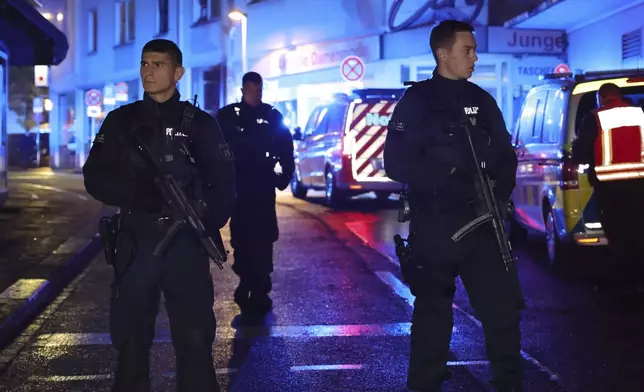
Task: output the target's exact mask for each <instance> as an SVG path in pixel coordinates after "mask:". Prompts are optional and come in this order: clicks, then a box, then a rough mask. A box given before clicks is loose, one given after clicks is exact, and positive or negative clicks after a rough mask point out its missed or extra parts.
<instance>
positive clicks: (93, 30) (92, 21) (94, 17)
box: [87, 10, 98, 53]
mask: <svg viewBox="0 0 644 392" xmlns="http://www.w3.org/2000/svg"><path fill="white" fill-rule="evenodd" d="M97 22H98V14H97V12H96V10H92V11H90V12H89V13H88V14H87V51H88V52H89V53H94V52H96V50H98V25H97Z"/></svg>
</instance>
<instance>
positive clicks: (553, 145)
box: [512, 70, 644, 267]
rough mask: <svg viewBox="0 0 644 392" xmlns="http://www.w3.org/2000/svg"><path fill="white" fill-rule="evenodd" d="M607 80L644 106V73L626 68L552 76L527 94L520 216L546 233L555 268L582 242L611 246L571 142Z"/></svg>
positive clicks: (521, 125)
mask: <svg viewBox="0 0 644 392" xmlns="http://www.w3.org/2000/svg"><path fill="white" fill-rule="evenodd" d="M604 83H614V84H616V85H617V86H619V87H620V89H621V90H622V93H623V94H624V97H625V98H626V100H628V101H630V102H632V103H633V104H634V105H637V106H643V105H644V72H642V71H638V70H620V71H606V72H588V73H583V74H575V75H573V74H551V75H544V76H543V83H542V84H540V85H538V86H536V87H533V88H532V89H531V90H530V91H529V92H528V95H527V96H526V99H525V101H524V103H523V107H522V110H521V115H520V117H519V118H518V120H517V123H516V126H515V129H514V131H513V132H512V143H513V145H514V148H515V151H516V153H517V157H518V161H519V165H518V168H517V185H516V188H515V189H514V192H513V194H512V200H513V202H514V204H515V206H516V214H515V219H516V222H517V223H519V224H520V226H522V227H523V228H530V229H533V230H536V231H538V232H540V233H542V234H543V235H544V237H545V242H546V245H547V250H548V259H549V262H550V263H551V265H552V266H553V267H560V266H562V265H563V264H565V263H566V261H567V260H568V259H569V257H570V256H571V253H570V251H571V250H573V249H574V248H575V247H579V246H584V247H588V246H605V245H607V244H608V241H607V240H606V237H605V236H604V233H603V231H602V226H601V223H600V219H599V218H600V217H599V212H598V209H597V204H596V201H595V197H594V196H593V188H592V186H591V185H590V184H589V182H588V175H587V168H588V166H587V165H575V164H574V162H573V161H572V160H571V146H572V141H573V140H574V139H575V136H576V131H577V129H578V127H579V125H580V123H581V120H582V119H583V118H584V116H586V115H587V114H589V113H590V112H591V110H593V109H594V108H596V106H597V103H596V92H597V90H598V89H599V87H600V86H601V85H602V84H604Z"/></svg>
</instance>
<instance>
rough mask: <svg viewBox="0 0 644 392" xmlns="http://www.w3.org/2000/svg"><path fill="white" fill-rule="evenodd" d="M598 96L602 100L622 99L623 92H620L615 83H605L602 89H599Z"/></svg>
mask: <svg viewBox="0 0 644 392" xmlns="http://www.w3.org/2000/svg"><path fill="white" fill-rule="evenodd" d="M597 94H598V95H599V96H600V97H602V98H608V97H615V98H621V97H622V90H620V89H619V87H617V85H616V84H615V83H604V84H602V85H601V87H599V90H598V91H597Z"/></svg>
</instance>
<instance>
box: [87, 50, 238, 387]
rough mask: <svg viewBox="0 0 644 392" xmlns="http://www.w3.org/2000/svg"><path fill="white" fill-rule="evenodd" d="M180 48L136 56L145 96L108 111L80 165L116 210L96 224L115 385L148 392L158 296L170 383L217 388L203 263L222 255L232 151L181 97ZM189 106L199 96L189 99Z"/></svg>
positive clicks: (210, 298)
mask: <svg viewBox="0 0 644 392" xmlns="http://www.w3.org/2000/svg"><path fill="white" fill-rule="evenodd" d="M183 74H184V68H183V67H182V54H181V51H180V50H179V48H178V47H177V46H176V45H175V44H174V43H173V42H172V41H168V40H164V39H155V40H152V41H150V42H148V43H147V44H146V45H145V46H144V48H143V53H142V55H141V79H142V82H143V87H144V89H145V95H144V99H143V100H142V101H136V102H134V103H132V104H129V105H125V106H122V107H120V108H118V109H116V110H114V111H112V112H110V113H109V114H108V115H107V117H106V118H105V121H104V122H103V125H102V126H101V129H100V131H99V133H98V135H97V136H96V139H95V140H94V144H93V146H92V149H91V151H90V154H89V157H88V159H87V162H86V163H85V165H84V166H83V174H84V179H85V187H86V189H87V191H88V193H89V194H90V195H92V197H94V198H95V199H97V200H99V201H101V202H103V203H105V204H108V205H111V206H116V207H120V213H119V214H117V215H116V216H114V217H111V218H109V219H105V220H102V221H101V224H100V231H101V238H102V240H103V243H104V246H105V255H106V259H107V261H108V263H109V264H111V265H112V266H113V267H114V281H113V284H112V298H111V304H110V305H111V308H110V333H111V337H112V344H113V346H114V347H115V348H116V349H117V350H118V360H117V366H116V378H115V383H114V387H113V391H114V392H125V391H127V392H139V391H141V392H143V391H145V392H147V391H150V390H151V386H150V348H151V347H152V342H153V339H154V334H155V321H156V317H157V313H158V308H159V300H160V294H161V292H163V295H164V298H165V303H166V310H167V312H168V317H169V320H170V328H171V333H172V342H173V345H174V349H175V353H176V361H177V365H176V368H177V390H178V391H180V392H188V391H189V392H213V391H219V390H220V389H219V385H218V383H217V380H216V376H215V369H214V366H213V355H212V344H213V342H214V338H215V329H216V322H215V316H214V313H213V302H214V293H213V282H212V277H211V275H210V261H213V262H214V263H215V264H217V265H218V267H219V268H222V263H223V262H225V260H226V253H225V251H224V248H223V245H222V241H221V237H220V235H219V229H220V228H222V227H223V226H224V225H225V224H226V222H227V221H228V219H229V217H230V215H231V212H232V208H233V204H234V197H235V181H234V178H235V172H234V165H233V154H232V151H231V149H230V147H229V146H228V144H227V143H226V142H225V140H224V138H223V135H222V133H221V130H220V128H219V125H218V123H217V121H216V120H215V119H214V118H213V117H211V116H209V115H208V114H207V113H205V112H203V111H202V110H200V109H198V108H197V107H195V106H194V105H193V104H191V103H189V102H183V101H181V100H180V97H179V93H178V92H177V90H176V84H177V83H178V82H179V80H180V79H181V77H182V76H183ZM195 104H196V99H195Z"/></svg>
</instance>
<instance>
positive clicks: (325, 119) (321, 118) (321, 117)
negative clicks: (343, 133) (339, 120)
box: [313, 107, 329, 135]
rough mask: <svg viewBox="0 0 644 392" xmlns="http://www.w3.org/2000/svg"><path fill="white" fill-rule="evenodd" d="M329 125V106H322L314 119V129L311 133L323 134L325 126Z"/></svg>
mask: <svg viewBox="0 0 644 392" xmlns="http://www.w3.org/2000/svg"><path fill="white" fill-rule="evenodd" d="M328 125H329V108H328V107H323V108H322V109H321V110H320V113H319V114H318V118H317V121H316V126H315V129H314V130H313V135H323V134H325V133H326V130H327V127H328Z"/></svg>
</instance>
